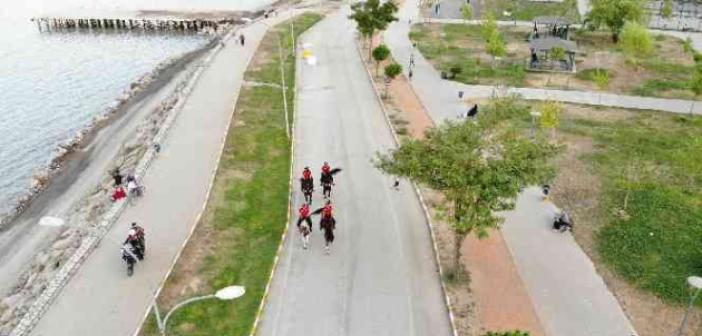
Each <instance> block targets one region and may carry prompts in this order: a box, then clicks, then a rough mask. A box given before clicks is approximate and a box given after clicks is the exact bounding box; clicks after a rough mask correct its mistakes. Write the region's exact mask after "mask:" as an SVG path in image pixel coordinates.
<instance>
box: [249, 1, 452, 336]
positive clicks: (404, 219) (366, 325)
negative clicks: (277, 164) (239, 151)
mask: <svg viewBox="0 0 702 336" xmlns="http://www.w3.org/2000/svg"><path fill="white" fill-rule="evenodd" d="M348 14H349V10H348V6H345V7H344V9H343V10H341V11H339V12H337V13H334V14H331V15H330V16H328V17H327V18H325V19H324V20H323V21H321V22H319V23H318V24H317V25H316V26H314V27H312V28H311V29H310V30H309V31H308V32H306V33H305V35H304V36H303V37H302V39H301V43H303V44H309V45H310V49H311V51H312V52H313V53H314V54H315V56H316V57H317V60H318V61H317V65H315V66H309V65H300V68H299V73H298V75H299V78H298V82H297V83H298V90H299V93H298V95H297V103H298V109H297V110H298V113H297V114H296V125H295V128H296V132H295V156H294V169H295V172H296V173H297V172H300V171H301V170H302V167H304V166H310V167H312V168H313V169H314V170H315V172H316V171H318V169H319V167H320V166H321V164H322V162H323V161H325V160H327V161H329V162H330V163H331V164H332V165H333V166H340V167H342V168H343V169H344V170H343V171H342V172H341V173H340V174H339V175H338V177H336V178H335V182H336V187H335V189H334V190H333V193H332V199H333V202H334V204H335V206H336V211H335V212H336V218H337V221H338V223H337V229H336V231H335V233H334V234H335V236H336V239H335V241H334V246H333V248H332V250H331V254H330V255H325V254H324V252H323V251H322V245H323V238H322V235H321V233H320V231H319V226H318V224H317V220H318V219H317V218H316V216H315V220H314V222H315V223H314V229H313V232H312V236H311V240H310V248H309V249H308V250H304V249H302V246H301V243H300V240H299V234H298V233H297V231H296V229H295V225H294V224H292V223H291V225H290V227H289V231H288V235H287V239H286V241H285V245H284V246H283V252H282V254H281V257H280V259H279V260H280V261H279V264H278V268H277V270H276V273H275V277H274V279H273V283H272V285H271V292H270V300H269V301H268V303H267V304H266V306H265V310H264V313H263V319H262V324H261V328H260V329H259V335H290V336H296V335H304V336H317V335H319V336H329V335H349V336H353V335H358V336H362V335H363V336H366V335H407V336H420V335H437V336H444V335H451V328H450V322H449V317H448V312H447V310H446V306H445V304H444V301H443V297H442V295H443V294H442V291H441V285H440V282H439V276H438V272H437V266H436V264H435V259H434V255H433V251H432V245H431V238H430V235H429V231H428V227H427V223H426V221H425V219H424V216H423V214H422V210H421V206H420V204H419V201H418V200H417V198H416V196H415V194H414V192H413V190H412V189H411V187H410V186H409V185H403V186H401V190H400V191H394V190H392V188H391V185H392V180H391V179H390V178H388V177H387V176H384V175H382V174H381V173H380V172H379V171H378V170H377V169H375V168H374V167H373V166H372V164H371V162H370V159H371V158H372V157H373V156H374V155H375V152H376V151H384V150H387V149H389V148H392V147H393V138H392V135H391V133H390V130H389V127H388V125H387V124H386V122H385V119H384V116H383V112H382V110H381V108H380V105H379V103H378V101H377V99H376V97H375V93H374V91H373V88H372V86H371V84H370V82H369V81H368V78H367V75H366V72H365V71H366V70H365V69H364V68H363V64H362V63H361V60H360V57H359V55H358V53H357V51H356V49H355V29H354V27H353V25H352V24H351V22H350V21H349V20H348V19H347V15H348ZM296 186H297V185H296ZM320 191H321V190H316V193H315V197H314V206H313V207H316V206H319V205H320V204H321V202H322V200H321V197H320V196H321V195H320ZM301 201H302V197H301V195H300V194H299V192H296V193H295V199H294V205H295V208H297V207H298V206H299V205H300V203H301Z"/></svg>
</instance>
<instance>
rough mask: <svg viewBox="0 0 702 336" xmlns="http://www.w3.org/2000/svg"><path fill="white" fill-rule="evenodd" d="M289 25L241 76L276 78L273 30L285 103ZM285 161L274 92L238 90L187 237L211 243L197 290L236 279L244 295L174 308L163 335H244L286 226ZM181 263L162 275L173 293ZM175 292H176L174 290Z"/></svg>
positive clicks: (151, 329)
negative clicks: (203, 202) (282, 58)
mask: <svg viewBox="0 0 702 336" xmlns="http://www.w3.org/2000/svg"><path fill="white" fill-rule="evenodd" d="M320 19H321V16H320V15H318V14H312V13H308V14H304V15H301V16H298V17H296V18H294V20H295V22H294V27H295V34H296V35H299V34H301V33H302V32H304V31H305V30H306V29H307V28H309V27H310V26H312V25H313V24H314V23H316V22H317V21H319V20H320ZM289 26H290V25H289V24H286V23H282V24H280V25H278V26H276V28H275V30H274V31H273V32H269V33H268V34H267V35H266V37H265V38H264V40H263V41H262V42H261V45H260V47H259V51H258V52H257V54H256V56H254V60H253V61H252V66H250V67H249V70H248V71H247V73H246V75H245V77H246V80H247V81H256V82H266V83H275V84H277V83H279V81H280V72H279V66H280V64H279V59H278V52H277V42H276V39H275V34H278V35H279V36H280V39H281V41H282V42H283V47H284V48H285V50H287V52H286V54H287V55H288V56H287V59H286V62H285V66H286V68H287V73H286V79H287V82H288V97H289V98H288V100H289V104H288V105H289V106H290V107H292V106H293V104H292V102H293V101H294V96H293V95H294V87H295V86H294V85H295V81H294V78H295V75H294V73H295V67H294V64H295V62H294V58H293V57H292V56H289V51H290V50H291V49H290V47H291V42H290V38H289V37H290V32H289V31H288V29H289V28H288V27H289ZM261 57H265V59H261ZM291 118H292V116H291ZM290 160H291V157H290V140H289V139H288V138H287V137H286V135H285V123H284V112H283V103H282V92H281V90H280V89H279V88H275V87H268V86H246V87H243V88H242V91H241V94H240V96H239V100H238V102H237V106H236V111H235V116H234V120H233V122H232V125H230V132H229V134H228V136H227V142H226V145H225V148H224V153H223V156H222V160H221V163H220V166H219V170H218V172H217V176H216V179H215V185H214V189H213V193H212V195H211V197H210V200H209V201H208V205H207V209H206V212H205V215H204V216H203V220H202V221H201V223H200V224H199V226H198V229H197V231H196V233H195V236H194V239H195V240H197V239H201V238H202V235H206V236H208V237H211V240H207V239H205V241H206V242H207V244H209V249H210V251H209V253H207V255H206V256H205V257H204V258H203V260H202V261H201V262H200V264H198V265H197V266H196V267H197V269H196V270H195V272H194V273H195V276H196V277H198V278H199V279H200V280H201V281H203V282H204V283H205V284H206V285H205V286H204V287H206V289H203V293H202V294H204V293H209V292H211V291H212V290H214V289H217V288H221V287H224V286H228V285H231V284H238V285H243V286H245V287H246V295H244V296H243V297H241V298H239V299H236V300H234V301H230V302H226V301H216V300H214V301H204V302H202V303H195V304H192V305H190V306H187V307H186V308H183V309H181V310H179V311H178V313H176V314H175V315H173V316H172V317H171V320H170V321H169V328H168V330H169V335H248V334H249V333H250V332H251V328H252V325H253V320H254V318H255V316H256V312H257V310H258V307H259V304H260V302H261V298H262V295H263V291H264V289H265V286H266V283H267V280H268V276H269V274H270V272H271V268H272V265H273V259H274V256H275V254H276V251H277V248H278V244H279V243H280V238H281V234H282V232H283V230H284V229H285V227H286V218H287V209H288V208H287V207H288V181H289V180H290V176H289V173H290V172H289V166H290ZM263 205H265V208H264V207H263ZM198 235H201V236H200V237H198ZM189 248H192V247H191V246H188V247H186V253H185V254H184V255H188V253H187V249H189ZM182 262H183V261H182V260H181V261H179V263H178V265H177V266H176V269H175V271H174V273H173V274H172V276H171V277H170V278H169V280H168V282H167V286H166V288H165V290H164V291H165V292H168V291H169V289H170V290H171V291H173V290H175V289H172V288H169V287H170V286H172V285H173V284H174V283H186V284H187V283H188V281H189V280H190V279H185V280H184V279H183V277H186V275H183V274H181V273H179V271H180V270H181V269H182V268H183V266H182V265H181V264H182ZM175 295H176V296H178V294H177V292H176V294H175ZM184 298H186V297H182V298H180V299H184ZM171 304H172V303H171ZM166 308H170V307H162V310H166ZM157 334H158V331H157V328H156V326H155V320H154V319H153V318H151V319H149V320H148V321H147V323H146V325H145V327H144V330H143V332H142V335H157Z"/></svg>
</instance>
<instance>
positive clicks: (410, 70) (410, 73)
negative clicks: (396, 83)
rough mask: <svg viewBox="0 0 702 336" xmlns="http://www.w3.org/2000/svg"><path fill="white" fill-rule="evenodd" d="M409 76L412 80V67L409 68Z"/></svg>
mask: <svg viewBox="0 0 702 336" xmlns="http://www.w3.org/2000/svg"><path fill="white" fill-rule="evenodd" d="M407 77H409V80H412V68H410V69H409V72H408V73H407Z"/></svg>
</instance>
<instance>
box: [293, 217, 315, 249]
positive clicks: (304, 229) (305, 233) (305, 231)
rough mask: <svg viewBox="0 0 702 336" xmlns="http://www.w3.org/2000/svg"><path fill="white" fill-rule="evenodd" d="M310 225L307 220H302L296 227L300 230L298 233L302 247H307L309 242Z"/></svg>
mask: <svg viewBox="0 0 702 336" xmlns="http://www.w3.org/2000/svg"><path fill="white" fill-rule="evenodd" d="M311 227H312V226H311V225H310V224H309V221H304V222H303V223H302V224H301V225H298V227H297V229H298V231H300V235H301V236H302V239H301V240H302V248H303V249H305V250H306V249H307V246H309V244H310V228H311Z"/></svg>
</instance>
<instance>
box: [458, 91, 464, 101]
mask: <svg viewBox="0 0 702 336" xmlns="http://www.w3.org/2000/svg"><path fill="white" fill-rule="evenodd" d="M458 99H463V91H458Z"/></svg>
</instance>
